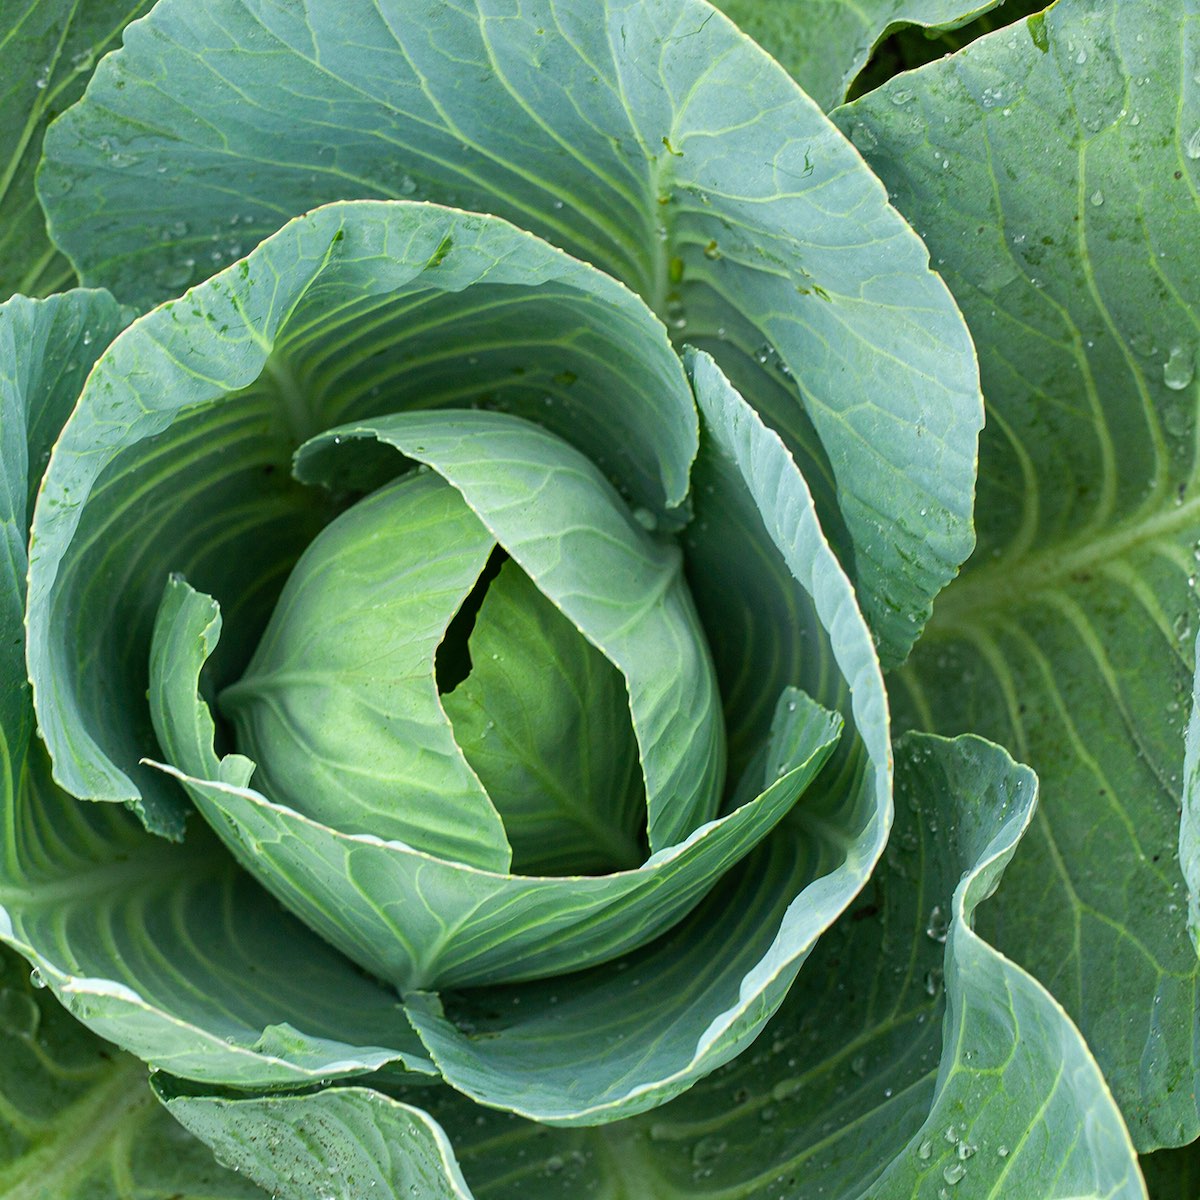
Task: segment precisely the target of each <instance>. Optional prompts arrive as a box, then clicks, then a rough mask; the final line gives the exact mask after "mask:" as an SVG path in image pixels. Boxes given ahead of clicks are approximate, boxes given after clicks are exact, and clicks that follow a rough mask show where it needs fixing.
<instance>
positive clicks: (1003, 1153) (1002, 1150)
mask: <svg viewBox="0 0 1200 1200" xmlns="http://www.w3.org/2000/svg"><path fill="white" fill-rule="evenodd" d="M996 1154H997V1155H998V1156H999V1157H1000V1158H1007V1157H1008V1154H1009V1150H1008V1147H1007V1146H997V1147H996Z"/></svg>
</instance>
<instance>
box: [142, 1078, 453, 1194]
mask: <svg viewBox="0 0 1200 1200" xmlns="http://www.w3.org/2000/svg"><path fill="white" fill-rule="evenodd" d="M154 1086H155V1091H156V1092H157V1093H158V1096H159V1098H160V1099H161V1100H162V1102H163V1103H164V1104H165V1105H166V1107H167V1109H168V1110H169V1111H170V1113H171V1115H172V1116H174V1117H175V1118H176V1120H178V1121H179V1122H180V1123H181V1124H183V1125H184V1126H186V1128H187V1129H189V1130H190V1131H191V1132H192V1133H194V1134H195V1135H196V1136H197V1137H199V1138H203V1139H204V1141H206V1142H207V1143H208V1144H209V1145H210V1146H211V1147H212V1149H213V1152H214V1153H215V1154H216V1156H217V1159H218V1161H220V1162H222V1163H224V1164H225V1165H226V1166H230V1167H233V1168H234V1169H235V1170H237V1171H241V1172H243V1173H244V1174H245V1175H247V1176H248V1177H249V1178H250V1179H253V1180H254V1182H255V1183H257V1184H259V1185H260V1186H261V1187H263V1188H265V1189H266V1190H267V1191H268V1192H269V1193H270V1194H271V1195H272V1196H286V1197H287V1200H333V1198H334V1197H339V1198H344V1200H361V1198H362V1197H367V1196H371V1197H377V1200H409V1198H410V1197H413V1196H416V1197H419V1198H420V1200H473V1198H472V1195H471V1190H470V1188H469V1187H468V1186H467V1183H466V1180H464V1179H463V1177H462V1173H461V1172H460V1170H459V1168H458V1163H457V1162H456V1161H455V1158H454V1150H453V1148H452V1147H451V1145H450V1143H449V1141H448V1139H447V1138H446V1135H445V1133H444V1132H443V1131H442V1129H441V1127H440V1126H439V1125H438V1124H437V1122H436V1121H434V1120H433V1119H432V1118H431V1117H430V1116H429V1115H428V1114H427V1113H425V1112H422V1111H421V1109H419V1108H416V1107H414V1106H412V1105H409V1104H403V1103H401V1102H399V1101H397V1100H392V1099H390V1098H389V1097H387V1096H384V1095H381V1094H380V1093H379V1092H373V1091H369V1090H368V1089H366V1088H330V1089H329V1090H327V1091H323V1092H317V1093H315V1094H310V1095H305V1096H274V1097H265V1098H263V1097H251V1098H247V1099H238V1098H236V1097H217V1096H206V1095H203V1094H192V1093H190V1092H189V1091H187V1090H181V1089H179V1088H178V1087H177V1086H173V1085H172V1083H171V1081H170V1080H167V1079H164V1078H159V1079H156V1080H155V1085H154Z"/></svg>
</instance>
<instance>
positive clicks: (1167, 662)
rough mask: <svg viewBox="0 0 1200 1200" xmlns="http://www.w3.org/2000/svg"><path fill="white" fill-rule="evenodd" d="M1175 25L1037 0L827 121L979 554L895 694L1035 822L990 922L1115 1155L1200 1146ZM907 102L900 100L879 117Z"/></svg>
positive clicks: (1187, 37)
mask: <svg viewBox="0 0 1200 1200" xmlns="http://www.w3.org/2000/svg"><path fill="white" fill-rule="evenodd" d="M1198 54H1200V8H1198V7H1197V5H1196V4H1195V3H1194V2H1193V0H1149V2H1148V3H1145V4H1137V5H1124V4H1099V3H1094V2H1091V0H1059V2H1058V3H1057V4H1055V5H1054V6H1053V7H1052V8H1050V9H1049V10H1048V11H1047V12H1046V13H1045V15H1044V16H1036V17H1031V18H1029V19H1028V20H1027V21H1025V22H1022V23H1020V24H1018V25H1016V26H1013V27H1012V28H1010V29H1007V30H1003V31H1000V32H997V33H995V34H992V35H990V36H988V37H986V38H983V39H981V40H980V41H978V42H976V43H974V44H973V45H971V46H970V47H968V48H967V49H966V50H964V51H962V52H961V53H959V54H956V55H954V56H953V57H951V58H949V59H946V60H943V61H942V62H940V63H935V64H931V65H930V66H928V67H925V68H924V69H922V70H921V71H919V72H917V73H915V74H913V75H911V76H908V77H906V78H904V79H897V80H894V81H892V82H891V83H889V84H887V85H886V86H885V87H883V88H882V89H880V90H879V91H878V92H876V93H873V94H872V95H870V96H868V97H864V98H863V99H862V100H860V101H858V102H856V103H855V104H853V105H850V106H848V107H846V108H844V109H840V110H839V111H838V113H837V114H836V119H837V121H838V122H839V124H841V125H842V127H843V128H845V129H846V130H848V131H849V132H850V134H851V136H852V137H853V138H854V140H855V141H856V143H857V144H858V145H859V146H860V147H861V148H862V150H863V152H864V153H865V154H866V155H867V157H868V159H869V160H870V162H871V163H872V165H873V166H874V167H875V169H876V170H877V171H878V172H879V173H880V175H881V177H882V178H883V179H884V180H885V182H887V184H888V186H889V188H890V189H891V192H892V194H893V196H894V197H895V200H896V203H897V205H898V206H899V207H900V208H901V209H902V210H903V211H905V212H906V213H907V214H908V215H909V217H910V218H911V219H912V220H913V221H914V222H916V224H917V226H918V227H919V228H921V229H922V230H923V231H924V233H925V235H926V237H927V239H928V241H929V245H930V249H931V252H932V254H933V256H934V259H935V261H936V262H937V264H938V265H939V267H940V269H941V270H942V271H943V272H944V274H945V276H946V279H947V282H948V283H949V284H950V286H951V288H952V289H953V290H954V292H955V294H956V296H957V297H958V299H959V302H960V303H961V304H962V306H963V310H964V312H965V313H966V315H967V319H968V322H969V323H970V324H971V326H972V329H973V330H974V333H975V337H976V343H977V346H978V348H979V355H980V362H981V366H982V371H983V380H984V390H985V394H986V396H987V403H988V422H989V424H988V430H989V432H988V434H987V435H986V436H985V438H984V440H983V443H982V446H981V464H980V473H979V501H978V505H977V510H976V521H977V523H978V527H979V538H980V545H979V549H978V550H977V552H976V555H975V557H974V559H973V560H972V561H971V563H970V564H969V565H968V567H967V568H965V569H964V571H963V574H962V576H961V577H960V578H959V579H958V580H957V581H956V582H955V584H954V585H953V586H952V588H950V589H948V590H947V591H946V593H945V594H944V596H943V597H942V598H941V600H940V601H939V604H938V607H937V611H936V613H935V616H934V619H933V621H932V623H931V624H930V626H929V628H928V630H927V632H926V635H925V637H924V639H923V640H922V643H921V647H920V651H919V652H918V654H917V655H916V656H915V658H914V659H913V661H912V663H911V665H910V666H909V667H907V668H906V669H905V670H904V671H903V672H901V673H899V674H898V675H897V676H896V677H895V681H894V684H893V686H892V688H891V694H892V697H893V700H894V702H895V704H896V705H897V707H898V709H899V711H900V720H901V722H902V723H903V724H906V725H919V726H922V727H926V728H935V729H938V730H942V731H945V732H950V733H953V732H957V731H959V730H976V731H979V732H981V733H983V734H985V735H986V736H989V737H991V738H993V739H995V740H997V741H1000V742H1003V743H1005V744H1007V745H1009V746H1011V747H1012V749H1013V751H1014V752H1015V753H1017V754H1019V755H1020V757H1021V758H1022V759H1025V760H1026V761H1028V762H1029V763H1030V764H1031V765H1032V766H1033V767H1034V768H1035V769H1036V770H1037V771H1038V773H1039V775H1040V776H1041V778H1042V784H1043V789H1044V796H1045V802H1044V804H1043V805H1042V807H1041V809H1040V811H1039V816H1038V820H1037V822H1036V824H1035V827H1034V829H1033V831H1032V833H1031V836H1030V837H1029V839H1028V840H1027V846H1026V849H1025V850H1024V852H1023V853H1022V854H1021V855H1020V856H1019V857H1018V860H1017V861H1016V863H1014V866H1013V870H1012V872H1011V874H1010V876H1009V878H1008V880H1007V881H1006V884H1005V903H1004V904H1003V905H1002V906H997V907H996V908H995V909H994V910H993V911H992V914H991V915H990V916H988V917H987V918H986V920H985V929H986V930H987V931H988V933H989V936H992V937H994V938H995V939H996V941H997V943H998V945H999V946H1000V947H1001V948H1002V949H1004V950H1005V951H1006V952H1007V953H1010V954H1012V955H1013V956H1014V957H1016V958H1017V959H1019V961H1021V962H1023V963H1025V964H1026V965H1028V966H1029V968H1030V969H1031V970H1033V971H1034V972H1035V973H1036V974H1037V975H1038V977H1039V978H1040V979H1041V980H1042V981H1043V982H1045V983H1046V985H1047V986H1048V987H1050V988H1051V990H1052V991H1053V992H1054V993H1055V995H1057V996H1058V997H1059V998H1060V999H1061V1000H1062V1001H1063V1003H1064V1004H1065V1005H1066V1007H1067V1010H1068V1011H1069V1012H1070V1013H1071V1014H1072V1015H1073V1017H1074V1018H1075V1019H1076V1020H1077V1021H1078V1022H1079V1024H1080V1027H1081V1029H1082V1030H1083V1033H1084V1035H1085V1036H1086V1037H1087V1038H1088V1041H1089V1043H1090V1044H1091V1045H1092V1047H1093V1048H1094V1049H1095V1051H1096V1054H1097V1057H1098V1059H1099V1061H1100V1063H1101V1066H1102V1067H1103V1069H1104V1071H1105V1074H1106V1077H1107V1078H1108V1079H1109V1081H1110V1083H1111V1084H1112V1086H1113V1089H1114V1091H1115V1093H1116V1095H1117V1097H1118V1100H1119V1101H1120V1103H1121V1105H1122V1108H1123V1110H1124V1112H1125V1115H1126V1118H1127V1119H1128V1121H1129V1122H1130V1126H1131V1128H1132V1130H1133V1134H1134V1138H1135V1141H1136V1142H1137V1144H1138V1145H1139V1147H1141V1148H1143V1149H1152V1148H1154V1147H1156V1146H1162V1145H1172V1144H1178V1143H1182V1142H1186V1141H1190V1140H1191V1139H1193V1138H1195V1137H1196V1136H1197V1134H1198V1133H1200V1112H1198V1110H1197V1103H1196V1099H1195V1097H1196V1092H1197V1083H1198V1082H1200V1058H1198V1057H1197V1046H1200V1038H1198V1036H1197V1034H1198V1032H1200V997H1198V987H1197V985H1198V982H1200V963H1198V960H1197V956H1196V950H1195V947H1194V946H1193V945H1192V943H1191V941H1190V940H1189V937H1188V932H1187V922H1188V895H1187V891H1186V888H1185V881H1184V877H1183V874H1182V872H1181V869H1180V863H1179V856H1178V853H1177V844H1178V840H1179V810H1180V800H1181V795H1182V792H1183V786H1184V785H1183V779H1182V774H1183V765H1184V764H1183V756H1184V744H1183V742H1184V739H1183V725H1184V719H1185V715H1186V709H1187V703H1188V698H1189V689H1190V685H1191V679H1192V669H1193V654H1192V641H1193V635H1194V632H1195V621H1196V590H1195V577H1196V572H1197V547H1198V546H1200V493H1198V490H1197V473H1196V469H1197V455H1196V434H1197V412H1196V409H1197V385H1196V353H1197V348H1198V347H1200V328H1198V326H1197V320H1196V314H1197V312H1198V311H1200V282H1198V277H1197V274H1196V271H1195V269H1194V254H1193V253H1192V247H1193V246H1194V245H1195V244H1196V242H1197V240H1198V239H1200V206H1198V205H1197V188H1198V187H1200V83H1198V82H1197V72H1198V61H1200V60H1198ZM901 92H902V93H903V98H904V99H905V100H906V101H907V102H906V103H904V104H899V103H897V102H896V101H898V100H899V99H900V98H901Z"/></svg>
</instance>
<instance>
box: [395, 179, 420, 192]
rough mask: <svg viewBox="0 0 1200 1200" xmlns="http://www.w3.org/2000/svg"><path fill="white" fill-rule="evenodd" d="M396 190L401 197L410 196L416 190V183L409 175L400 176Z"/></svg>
mask: <svg viewBox="0 0 1200 1200" xmlns="http://www.w3.org/2000/svg"><path fill="white" fill-rule="evenodd" d="M396 190H397V191H398V192H399V193H400V195H402V196H411V195H412V194H413V192H415V191H416V190H417V181H416V180H415V179H414V178H413V177H412V176H411V175H401V176H400V182H399V184H398V185H397V187H396Z"/></svg>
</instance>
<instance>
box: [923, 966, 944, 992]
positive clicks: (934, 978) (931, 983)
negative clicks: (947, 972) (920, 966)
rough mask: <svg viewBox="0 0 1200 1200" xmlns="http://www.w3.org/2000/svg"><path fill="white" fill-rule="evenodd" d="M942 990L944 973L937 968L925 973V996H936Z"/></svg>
mask: <svg viewBox="0 0 1200 1200" xmlns="http://www.w3.org/2000/svg"><path fill="white" fill-rule="evenodd" d="M941 989H942V973H941V971H940V970H938V969H937V968H934V969H933V970H932V971H926V972H925V994H926V995H927V996H936V995H937V994H938V992H939V991H941Z"/></svg>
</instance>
